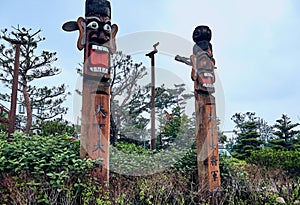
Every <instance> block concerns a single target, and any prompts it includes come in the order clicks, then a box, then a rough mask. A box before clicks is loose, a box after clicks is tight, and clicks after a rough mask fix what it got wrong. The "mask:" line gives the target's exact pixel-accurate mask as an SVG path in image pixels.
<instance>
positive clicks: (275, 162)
mask: <svg viewBox="0 0 300 205" xmlns="http://www.w3.org/2000/svg"><path fill="white" fill-rule="evenodd" d="M299 159H300V152H298V151H279V150H278V151H275V150H273V149H263V150H260V151H255V152H252V154H251V156H250V157H249V158H248V159H247V161H248V162H249V163H253V164H256V165H258V166H261V167H266V168H278V169H282V170H284V171H287V172H288V174H289V175H291V176H300V160H299Z"/></svg>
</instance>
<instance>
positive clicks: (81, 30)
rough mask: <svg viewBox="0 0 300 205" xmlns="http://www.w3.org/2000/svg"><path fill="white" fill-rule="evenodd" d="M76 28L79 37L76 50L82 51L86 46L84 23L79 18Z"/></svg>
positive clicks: (83, 20) (82, 19)
mask: <svg viewBox="0 0 300 205" xmlns="http://www.w3.org/2000/svg"><path fill="white" fill-rule="evenodd" d="M77 27H78V29H79V37H78V41H77V48H78V49H79V50H82V49H83V48H84V46H85V44H86V21H85V19H84V18H82V17H79V18H78V20H77Z"/></svg>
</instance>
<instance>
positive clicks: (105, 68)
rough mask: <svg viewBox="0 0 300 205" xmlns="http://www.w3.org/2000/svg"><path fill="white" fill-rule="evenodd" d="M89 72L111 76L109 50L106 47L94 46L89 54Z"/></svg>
mask: <svg viewBox="0 0 300 205" xmlns="http://www.w3.org/2000/svg"><path fill="white" fill-rule="evenodd" d="M89 61H90V66H89V70H90V71H91V72H94V73H104V74H109V61H110V55H109V49H108V48H107V47H104V46H98V45H92V46H91V48H90V53H89Z"/></svg>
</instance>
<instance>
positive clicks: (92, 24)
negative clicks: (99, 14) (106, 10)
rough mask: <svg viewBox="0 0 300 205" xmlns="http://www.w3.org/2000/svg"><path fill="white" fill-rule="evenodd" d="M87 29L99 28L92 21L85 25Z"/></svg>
mask: <svg viewBox="0 0 300 205" xmlns="http://www.w3.org/2000/svg"><path fill="white" fill-rule="evenodd" d="M87 27H88V28H91V29H94V30H97V29H98V28H99V24H98V23H97V22H96V21H92V22H90V23H89V24H88V25H87Z"/></svg>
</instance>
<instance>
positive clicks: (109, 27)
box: [103, 24, 111, 33]
mask: <svg viewBox="0 0 300 205" xmlns="http://www.w3.org/2000/svg"><path fill="white" fill-rule="evenodd" d="M103 29H104V30H105V31H106V32H108V33H110V32H111V26H110V25H109V24H105V25H104V26H103Z"/></svg>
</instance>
